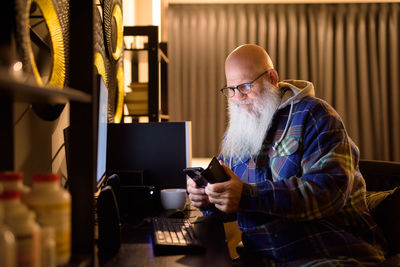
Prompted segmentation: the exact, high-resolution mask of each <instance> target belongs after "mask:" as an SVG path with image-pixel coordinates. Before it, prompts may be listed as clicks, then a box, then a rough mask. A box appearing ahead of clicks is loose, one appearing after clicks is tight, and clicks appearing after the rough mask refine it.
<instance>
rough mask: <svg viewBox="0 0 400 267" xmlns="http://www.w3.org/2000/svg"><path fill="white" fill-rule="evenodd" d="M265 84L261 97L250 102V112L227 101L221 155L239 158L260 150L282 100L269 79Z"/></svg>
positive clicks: (254, 153)
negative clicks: (227, 113)
mask: <svg viewBox="0 0 400 267" xmlns="http://www.w3.org/2000/svg"><path fill="white" fill-rule="evenodd" d="M264 87H265V90H264V91H263V93H262V94H261V95H260V97H259V98H258V99H257V100H255V101H253V102H252V103H253V109H252V110H251V111H249V110H248V109H247V108H240V107H239V106H238V103H234V102H232V101H229V103H228V105H229V115H230V118H229V125H228V129H227V130H226V133H225V139H224V142H223V144H222V154H223V155H224V156H228V157H238V158H241V159H242V158H244V157H246V156H256V155H257V154H258V153H259V152H260V150H261V146H262V143H263V141H264V138H265V134H266V132H267V129H268V126H269V124H270V122H271V119H272V117H273V115H274V113H275V111H276V110H277V108H278V106H279V104H280V102H281V95H280V92H279V90H277V88H276V87H274V86H273V85H272V84H271V83H269V82H266V83H265V84H264ZM246 101H249V100H246ZM246 103H247V102H246ZM249 103H251V102H249Z"/></svg>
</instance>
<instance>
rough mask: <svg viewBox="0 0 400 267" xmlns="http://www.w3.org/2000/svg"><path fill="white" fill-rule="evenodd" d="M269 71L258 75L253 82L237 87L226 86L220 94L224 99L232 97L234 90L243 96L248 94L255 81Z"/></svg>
mask: <svg viewBox="0 0 400 267" xmlns="http://www.w3.org/2000/svg"><path fill="white" fill-rule="evenodd" d="M268 71H269V70H266V71H264V72H263V73H261V74H260V75H258V76H257V77H256V78H255V79H254V80H252V81H251V82H248V83H241V84H239V85H237V86H227V87H224V88H222V89H220V91H221V93H223V94H224V95H225V96H226V97H233V96H234V95H235V89H236V90H238V91H239V92H241V93H242V94H244V95H247V94H250V93H251V89H252V86H251V85H252V84H253V83H254V82H255V81H257V80H258V79H259V78H261V76H263V75H264V74H265V73H267V72H268Z"/></svg>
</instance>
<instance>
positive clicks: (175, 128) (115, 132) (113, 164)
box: [107, 122, 191, 190]
mask: <svg viewBox="0 0 400 267" xmlns="http://www.w3.org/2000/svg"><path fill="white" fill-rule="evenodd" d="M190 161H191V123H190V122H150V123H131V124H109V125H108V147H107V172H109V173H117V174H119V175H120V179H121V184H123V183H127V181H126V180H127V179H131V181H128V183H129V182H130V183H131V185H135V184H136V185H150V186H154V187H155V189H156V190H160V189H163V188H186V175H185V174H184V173H183V169H184V168H186V167H188V166H190ZM124 173H125V174H130V177H129V175H128V177H123V174H124ZM135 174H142V176H143V181H141V180H142V179H135V178H137V175H135ZM135 176H136V177H135Z"/></svg>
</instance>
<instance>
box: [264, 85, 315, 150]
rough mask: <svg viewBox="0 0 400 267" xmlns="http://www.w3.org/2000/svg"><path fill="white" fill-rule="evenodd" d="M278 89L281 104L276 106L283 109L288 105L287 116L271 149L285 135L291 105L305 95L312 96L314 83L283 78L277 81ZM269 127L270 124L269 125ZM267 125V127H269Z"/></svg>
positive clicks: (277, 144)
mask: <svg viewBox="0 0 400 267" xmlns="http://www.w3.org/2000/svg"><path fill="white" fill-rule="evenodd" d="M278 87H279V89H280V90H281V91H282V94H283V95H282V100H281V104H280V105H279V107H278V110H279V109H283V108H285V107H286V106H289V105H290V110H289V116H288V119H287V121H286V125H285V128H284V130H283V132H282V135H281V137H280V138H279V140H278V141H276V142H274V144H273V146H272V149H273V150H276V148H277V147H278V146H279V145H280V143H281V142H282V140H283V138H284V137H285V135H286V133H287V131H288V129H289V125H290V122H291V119H292V112H293V105H294V104H296V103H297V102H299V101H300V100H301V99H303V98H305V97H307V96H314V95H315V92H314V85H313V84H312V83H311V82H309V81H303V80H284V81H281V82H279V83H278ZM269 127H271V125H269ZM269 127H268V128H269Z"/></svg>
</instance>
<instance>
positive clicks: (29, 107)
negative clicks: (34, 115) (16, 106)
mask: <svg viewBox="0 0 400 267" xmlns="http://www.w3.org/2000/svg"><path fill="white" fill-rule="evenodd" d="M31 108H32V105H31V104H29V105H28V107H27V108H26V109H25V110H24V112H22V114H21V115H20V116H19V117H18V119H17V120H16V121H15V122H14V127H15V126H16V125H17V124H18V123H19V122H20V121H21V120H22V118H23V117H24V116H25V114H26V113H27V112H28V111H29V110H30V109H31Z"/></svg>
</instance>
